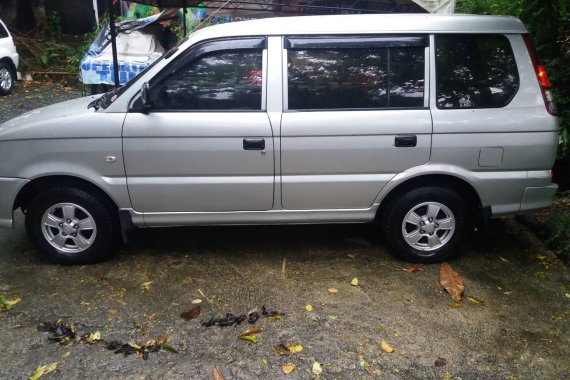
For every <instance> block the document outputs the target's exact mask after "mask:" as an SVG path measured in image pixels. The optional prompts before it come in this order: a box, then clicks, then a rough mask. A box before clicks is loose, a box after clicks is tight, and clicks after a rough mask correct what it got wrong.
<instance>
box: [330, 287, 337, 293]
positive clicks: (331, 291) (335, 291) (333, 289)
mask: <svg viewBox="0 0 570 380" xmlns="http://www.w3.org/2000/svg"><path fill="white" fill-rule="evenodd" d="M328 290H329V293H338V289H337V288H329V289H328Z"/></svg>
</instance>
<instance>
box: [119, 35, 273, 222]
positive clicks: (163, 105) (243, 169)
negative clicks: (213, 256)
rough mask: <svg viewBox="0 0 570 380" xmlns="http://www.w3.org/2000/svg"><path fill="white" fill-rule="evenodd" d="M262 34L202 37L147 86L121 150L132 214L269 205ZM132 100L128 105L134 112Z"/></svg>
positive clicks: (269, 132)
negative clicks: (144, 108) (145, 101)
mask: <svg viewBox="0 0 570 380" xmlns="http://www.w3.org/2000/svg"><path fill="white" fill-rule="evenodd" d="M266 57H267V52H266V38H265V37H246V38H239V39H226V40H217V41H208V42H205V43H202V44H200V45H198V46H195V47H193V48H192V49H191V50H190V51H189V52H187V53H186V54H185V55H183V56H180V57H178V58H177V59H176V60H175V61H174V62H172V63H171V64H170V65H169V66H167V67H166V68H165V69H163V70H162V71H161V72H160V73H159V74H158V75H157V76H156V77H155V78H153V79H152V80H151V81H150V83H149V96H150V101H151V103H152V106H151V108H150V109H149V110H148V112H141V111H137V112H129V113H128V114H127V116H126V119H125V122H124V127H123V144H124V146H123V150H124V159H125V169H126V173H127V183H128V188H129V195H130V197H131V202H132V205H133V208H134V210H136V211H139V212H145V213H146V212H159V213H165V212H214V211H259V210H269V209H271V208H272V206H273V186H274V174H275V170H274V157H273V134H272V130H271V125H270V123H269V118H268V116H267V113H266V111H265V87H264V86H265V79H264V78H265V77H266V62H267V59H266ZM137 102H139V103H140V102H141V100H140V99H139V100H136V101H135V105H134V107H133V108H134V109H140V108H141V107H140V106H139V105H137Z"/></svg>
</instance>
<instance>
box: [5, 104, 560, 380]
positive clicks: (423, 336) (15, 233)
mask: <svg viewBox="0 0 570 380" xmlns="http://www.w3.org/2000/svg"><path fill="white" fill-rule="evenodd" d="M64 95H65V94H64ZM58 96H59V95H58ZM62 96H63V95H62ZM14 99H16V98H14ZM18 99H21V98H18ZM23 99H25V95H24V98H23ZM18 101H21V100H18ZM5 104H6V100H5V99H4V102H3V103H0V107H4V105H5ZM2 109H4V108H2ZM10 109H13V108H10ZM3 115H6V114H5V113H3ZM14 116H15V115H14ZM16 225H17V227H16V229H15V230H5V229H2V230H0V296H5V297H6V299H7V300H12V299H15V298H16V297H20V298H21V299H22V301H21V302H20V303H17V304H15V305H14V306H13V307H12V308H11V309H10V310H7V311H5V312H2V313H0V379H27V378H28V377H29V376H31V375H32V373H33V372H34V370H35V369H36V368H37V367H38V366H42V365H46V364H50V363H54V362H57V363H58V366H57V369H56V370H55V372H52V373H50V374H47V375H45V376H44V377H42V379H43V378H46V379H50V378H54V379H55V378H62V379H100V378H105V379H119V378H120V379H212V378H213V375H212V371H213V368H214V367H215V366H217V367H219V368H220V369H221V370H222V372H223V373H224V375H225V378H226V379H281V378H283V379H309V378H314V377H316V375H314V374H312V368H313V364H314V362H316V361H317V362H319V363H320V364H321V366H322V373H321V374H320V378H322V379H369V378H378V379H463V380H467V379H508V380H514V379H521V380H522V379H568V378H570V360H568V358H569V357H570V338H569V332H570V330H569V325H570V324H569V321H570V273H569V271H568V269H567V268H565V267H564V266H563V265H562V264H561V263H559V262H558V261H556V259H555V256H554V255H553V254H552V253H551V252H549V251H548V250H547V249H546V248H545V247H544V245H543V243H542V242H541V241H539V240H538V239H536V238H535V237H534V235H533V234H532V233H531V232H530V231H529V230H528V229H527V228H526V227H523V226H521V225H519V224H517V223H516V222H515V221H514V220H513V219H512V218H507V219H501V220H496V221H494V222H493V223H492V225H491V226H489V228H488V229H486V230H485V231H483V232H479V233H476V234H474V235H473V236H472V237H471V239H469V241H467V242H466V243H465V244H464V246H463V248H462V251H461V252H460V254H459V256H458V257H457V258H456V259H454V260H452V261H451V262H450V263H451V265H452V266H453V268H454V269H455V270H456V271H457V272H458V273H459V274H460V275H461V276H462V277H463V278H464V280H465V296H470V297H475V298H473V300H475V301H477V300H480V301H483V303H482V304H477V303H475V302H471V301H469V300H468V299H467V298H465V299H464V303H463V305H462V306H461V307H452V306H451V305H452V304H454V302H453V301H452V299H451V298H450V296H449V295H448V294H447V293H446V292H445V291H444V290H443V289H442V287H441V286H440V285H439V266H438V265H435V264H434V265H415V267H416V268H419V269H422V270H421V271H417V272H413V273H408V272H406V271H403V270H402V269H403V268H406V267H407V266H408V264H406V263H404V262H401V261H398V260H396V259H394V258H393V257H391V256H390V255H389V254H388V253H387V251H386V248H385V243H384V242H383V241H382V239H381V238H380V236H379V233H378V226H376V225H324V226H323V225H319V226H259V227H255V226H251V227H204V228H169V229H150V230H139V231H138V232H137V233H136V234H135V236H134V238H133V242H132V244H131V245H130V246H129V247H126V248H123V249H121V250H120V251H119V252H117V254H116V255H115V256H114V257H112V258H111V259H110V260H108V261H106V262H104V263H100V264H96V265H90V266H59V265H54V264H50V263H48V262H46V261H45V260H43V258H42V257H41V256H39V254H38V253H37V252H36V250H35V249H34V248H33V247H32V245H31V244H30V242H29V241H28V239H27V237H26V235H25V231H24V228H23V216H22V215H21V214H20V213H19V212H18V214H17V219H16ZM283 259H287V262H286V267H285V269H286V270H285V276H284V277H283V276H282V275H281V271H282V264H283ZM354 277H356V278H358V280H359V286H352V285H351V280H352V279H353V278H354ZM329 288H335V289H337V290H338V292H336V293H332V292H330V291H329ZM196 299H201V300H202V303H201V304H200V305H201V314H200V315H199V316H198V317H197V318H196V319H192V320H186V319H183V318H181V317H180V314H181V313H182V312H184V311H187V310H188V309H190V308H191V307H192V306H193V304H192V301H193V300H196ZM307 304H310V305H312V306H313V310H312V311H311V312H309V311H307V309H306V305H307ZM262 305H266V306H267V307H268V308H270V309H276V310H279V311H281V312H283V313H285V315H284V316H283V317H282V318H281V319H278V320H271V319H269V318H264V317H262V318H260V319H259V320H258V321H257V322H256V323H255V324H254V325H251V324H249V323H247V322H244V323H242V324H241V325H239V326H235V327H217V326H213V327H208V328H206V327H203V326H202V325H201V324H200V322H201V321H204V320H207V319H209V318H211V317H214V316H223V315H225V314H226V313H229V312H231V313H234V314H245V313H247V312H248V311H250V310H252V309H254V308H256V307H257V308H259V309H260V308H261V306H262ZM58 319H63V320H64V321H66V322H69V323H71V322H74V323H77V324H78V332H80V333H93V332H100V334H101V339H103V340H105V341H113V340H117V341H121V342H131V343H137V344H139V345H141V344H145V342H147V341H148V340H149V339H155V338H157V337H158V336H160V335H163V336H165V335H164V334H165V333H166V334H167V335H168V336H169V337H170V345H171V346H172V347H173V348H175V349H176V350H177V351H178V353H173V352H169V351H167V350H161V351H160V352H157V353H150V354H149V357H148V360H143V359H142V358H141V357H138V356H137V355H130V356H124V355H122V354H115V353H113V351H109V350H107V349H105V344H104V343H102V342H100V343H94V344H83V343H77V344H70V345H59V344H58V343H55V342H51V341H49V340H48V337H49V336H50V335H49V334H48V333H45V332H39V331H38V330H37V326H38V325H39V324H40V323H42V322H46V321H49V322H53V321H55V320H58ZM254 326H255V327H260V328H262V329H263V332H261V333H258V334H257V343H256V344H254V343H251V342H249V341H246V340H240V339H238V335H239V334H240V333H241V332H242V331H244V330H246V329H248V328H251V327H254ZM382 340H384V341H386V342H387V343H389V344H390V345H391V346H392V347H393V348H395V351H394V352H392V353H387V352H385V351H384V350H383V349H382V347H381V342H382ZM279 344H284V345H289V344H300V345H302V346H303V350H302V351H301V352H298V353H294V354H292V355H290V356H276V355H275V353H274V347H275V346H277V345H279ZM441 359H445V360H441ZM436 361H437V364H438V365H436ZM287 363H292V364H294V365H295V366H296V369H295V370H294V371H293V372H291V373H290V374H287V375H286V374H283V372H282V369H281V365H283V364H287ZM442 364H443V365H442Z"/></svg>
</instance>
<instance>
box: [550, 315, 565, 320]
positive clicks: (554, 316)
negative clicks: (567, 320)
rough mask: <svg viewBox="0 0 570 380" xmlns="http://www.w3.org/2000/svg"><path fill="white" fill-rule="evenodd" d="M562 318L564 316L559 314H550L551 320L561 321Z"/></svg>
mask: <svg viewBox="0 0 570 380" xmlns="http://www.w3.org/2000/svg"><path fill="white" fill-rule="evenodd" d="M563 319H564V317H563V316H561V315H553V316H552V320H553V321H561V320H563Z"/></svg>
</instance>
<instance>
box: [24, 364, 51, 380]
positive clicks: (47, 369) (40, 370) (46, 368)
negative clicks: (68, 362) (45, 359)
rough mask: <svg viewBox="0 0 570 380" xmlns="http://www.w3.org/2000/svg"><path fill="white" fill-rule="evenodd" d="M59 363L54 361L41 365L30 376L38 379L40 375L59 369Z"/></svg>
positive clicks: (32, 378) (30, 379)
mask: <svg viewBox="0 0 570 380" xmlns="http://www.w3.org/2000/svg"><path fill="white" fill-rule="evenodd" d="M57 365H58V363H57V362H54V363H50V364H46V365H42V366H39V367H38V368H36V371H35V372H34V374H33V375H32V376H30V378H29V380H37V379H39V378H40V377H42V376H43V375H47V374H48V373H50V372H53V371H55V370H56V369H57Z"/></svg>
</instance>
